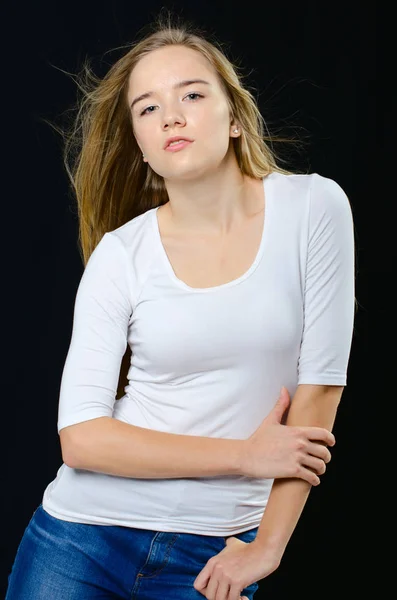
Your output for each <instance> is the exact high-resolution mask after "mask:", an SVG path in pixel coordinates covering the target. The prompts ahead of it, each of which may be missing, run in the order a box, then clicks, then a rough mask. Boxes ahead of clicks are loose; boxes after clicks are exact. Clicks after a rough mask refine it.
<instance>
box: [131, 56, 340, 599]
mask: <svg viewBox="0 0 397 600" xmlns="http://www.w3.org/2000/svg"><path fill="white" fill-rule="evenodd" d="M193 79H194V80H196V79H202V80H204V81H206V82H207V83H191V84H189V85H184V86H183V87H175V86H176V85H177V84H178V82H181V81H186V80H193ZM149 91H150V92H151V95H150V96H149V97H145V98H142V99H140V100H139V101H138V102H136V103H135V104H134V105H133V107H132V108H130V110H131V115H132V124H133V134H134V136H135V139H136V142H137V144H138V146H139V148H140V149H141V151H142V153H143V154H144V155H145V156H144V158H143V159H142V160H144V161H145V162H148V163H149V164H150V167H151V168H152V169H153V170H154V171H155V172H156V173H157V174H159V175H160V176H162V177H163V179H164V183H165V186H166V189H167V192H168V196H169V202H167V204H165V205H164V206H162V207H161V209H159V211H158V217H159V223H160V224H162V226H163V228H164V232H165V231H167V234H168V235H169V236H170V239H172V240H173V241H174V243H175V240H177V242H178V243H179V245H181V243H183V242H184V241H186V240H189V243H190V245H191V246H192V247H195V248H201V250H200V252H201V255H200V256H201V258H203V256H204V258H205V255H204V254H203V252H204V247H206V248H209V254H210V255H211V257H212V258H213V260H212V262H211V265H212V266H211V265H208V263H207V265H208V266H209V275H208V274H207V275H208V277H209V280H208V283H207V287H210V286H212V285H217V284H219V283H224V281H223V280H221V277H222V274H223V277H225V281H226V280H227V274H226V275H225V269H226V270H227V268H229V271H228V274H229V279H232V278H233V277H232V276H231V267H230V262H229V263H228V257H229V255H230V249H231V248H233V247H235V245H236V243H237V242H238V239H239V238H241V237H242V236H244V235H245V237H246V239H247V235H248V237H250V235H249V234H250V233H252V234H253V233H254V231H256V228H257V223H258V220H257V219H255V215H257V214H258V212H259V207H260V203H261V193H262V182H261V180H256V179H253V178H249V177H246V176H244V175H243V174H242V173H241V171H240V169H239V167H238V163H237V160H236V156H235V153H234V148H233V144H232V140H231V138H233V137H238V136H239V135H241V124H240V123H238V122H237V121H236V120H234V119H233V118H232V116H231V113H230V109H229V106H228V103H227V98H226V95H225V93H224V91H223V89H222V87H221V85H220V83H219V81H218V79H217V76H216V73H215V72H214V70H213V69H212V66H211V65H210V64H209V63H208V61H207V60H206V59H205V57H204V56H202V55H201V54H200V53H198V52H196V51H194V50H192V49H190V48H186V47H182V46H169V47H166V48H161V49H159V50H156V51H153V52H151V53H150V54H148V55H146V56H145V57H144V58H142V59H141V60H140V61H139V62H138V64H137V65H136V66H135V68H134V69H133V71H132V73H131V75H130V79H129V89H128V104H129V106H130V107H131V104H132V103H133V101H134V100H136V99H137V98H139V97H140V96H141V95H142V94H145V93H147V92H149ZM236 130H237V131H236ZM178 135H181V136H187V137H189V138H191V139H193V140H194V141H193V142H192V143H191V144H189V145H188V146H187V147H186V148H185V149H184V150H181V151H178V152H167V151H165V150H164V143H165V141H166V139H167V138H169V137H171V136H178ZM200 244H201V246H200ZM171 251H172V245H171V244H170V252H171ZM254 251H255V249H254V248H252V256H251V258H253V256H254ZM188 256H189V258H190V259H191V255H188ZM173 257H174V258H175V261H176V260H177V254H176V253H175V255H173ZM173 257H172V256H170V258H171V260H173ZM214 257H215V258H214ZM247 260H248V264H246V265H243V264H241V265H240V270H241V272H243V271H244V268H245V269H247V268H248V267H249V264H250V263H249V257H247ZM251 262H252V260H251ZM186 265H187V263H186ZM225 265H226V266H225ZM228 265H229V266H228ZM184 268H185V265H184V263H183V262H180V263H179V269H180V271H179V276H180V277H181V278H182V279H183V276H185V277H188V276H189V275H188V271H187V270H184ZM206 273H207V271H206ZM240 274H241V273H240ZM177 275H178V272H177ZM182 275H183V276H182ZM235 276H236V277H237V276H238V274H235ZM191 277H193V276H191ZM200 277H201V278H200ZM216 278H218V281H216ZM187 283H188V284H190V285H193V286H194V284H196V287H206V285H205V284H203V275H201V276H200V275H196V279H195V280H193V279H192V280H191V281H188V282H187ZM342 392H343V387H342V386H320V385H299V386H298V387H297V389H296V392H295V394H294V396H293V398H292V400H291V406H290V409H289V413H288V417H287V422H286V425H287V427H285V428H284V430H288V431H289V432H290V433H291V435H292V432H293V433H294V435H295V434H297V433H299V431H300V428H301V430H302V436H301V438H299V439H300V442H299V443H301V444H302V452H303V448H305V452H306V456H309V459H307V458H306V459H305V460H306V472H307V473H308V474H310V477H306V479H305V478H304V477H303V476H302V474H301V473H300V472H298V470H296V472H295V473H293V474H291V476H289V477H288V476H287V477H286V476H285V474H283V475H280V474H279V475H278V477H283V478H280V479H276V480H275V482H274V485H273V488H272V491H271V494H270V498H269V501H268V505H267V508H266V511H265V512H264V515H263V518H262V521H261V524H260V526H259V530H258V535H257V538H256V539H255V541H254V542H252V543H250V544H245V543H244V542H241V541H240V540H238V539H236V538H235V537H231V538H229V539H228V540H227V546H226V548H225V549H224V550H223V551H222V552H221V553H220V554H218V555H216V556H214V557H213V558H211V560H210V561H209V562H208V563H207V564H206V566H205V567H204V568H203V569H202V571H201V572H200V573H199V574H198V576H197V578H196V580H195V583H194V587H195V589H197V590H198V591H199V592H200V593H201V594H202V595H203V596H204V597H205V598H207V599H208V600H239V599H240V598H242V597H241V591H242V590H243V589H244V587H246V586H248V585H250V584H251V583H253V582H254V581H259V580H260V579H263V578H264V577H266V576H267V575H269V574H270V573H272V572H273V571H274V570H275V569H276V568H277V567H278V565H279V563H280V560H281V558H282V555H283V553H284V550H285V547H286V545H287V543H288V541H289V539H290V537H291V535H292V533H293V531H294V528H295V526H296V524H297V522H298V519H299V517H300V515H301V512H302V510H303V507H304V505H305V502H306V500H307V497H308V495H309V492H310V489H311V485H317V484H318V483H319V478H318V475H322V474H323V473H324V472H325V468H326V463H328V462H329V460H330V453H329V450H328V449H327V448H326V447H325V446H326V444H325V443H324V444H322V443H321V442H320V441H315V442H313V441H312V442H310V443H311V444H312V450H310V447H309V450H308V439H307V437H304V435H303V432H304V431H305V429H304V428H305V427H307V426H309V427H318V428H323V429H325V430H327V431H328V432H330V431H331V430H332V427H333V423H334V419H335V415H336V410H337V406H338V404H339V401H340V398H341V396H342ZM279 402H280V410H281V412H284V410H285V409H286V408H287V406H288V404H289V402H290V398H289V395H288V392H287V391H286V390H284V391H283V393H282V394H281V397H280V399H279ZM258 425H259V424H258ZM267 425H269V423H268V424H267ZM280 429H283V428H282V427H280V425H278V429H277V435H278V436H279V437H278V438H276V437H275V438H274V441H275V448H277V444H278V445H279V446H281V445H282V444H283V440H287V436H286V437H283V435H281V432H280ZM269 431H270V430H269ZM274 431H276V430H274ZM330 435H332V434H330ZM332 437H333V436H332ZM259 440H260V437H259V435H255V434H254V435H253V436H251V438H249V440H247V446H246V447H247V452H246V454H245V461H246V462H245V464H244V468H243V470H244V472H251V473H253V474H254V473H256V469H259V467H257V465H256V464H255V462H254V459H253V457H254V456H257V457H259V455H260V453H258V452H255V449H256V446H255V444H259ZM327 443H328V444H329V445H332V444H333V443H334V442H333V441H332V440H329V439H328V441H327ZM281 462H282V460H281V459H280V466H279V469H280V472H281V471H282V465H281ZM258 464H259V462H258ZM253 476H255V475H253ZM257 476H260V475H257Z"/></svg>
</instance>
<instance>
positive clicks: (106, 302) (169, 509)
mask: <svg viewBox="0 0 397 600" xmlns="http://www.w3.org/2000/svg"><path fill="white" fill-rule="evenodd" d="M263 185H264V202H265V212H264V229H263V235H262V239H261V243H260V247H259V250H258V253H257V256H256V258H255V260H254V262H253V263H252V265H251V267H250V268H249V269H248V270H247V271H246V272H245V273H244V274H243V275H242V276H241V277H239V278H237V279H235V280H233V281H230V282H228V283H225V284H223V285H218V286H216V287H210V288H192V287H190V286H188V285H186V284H185V283H184V282H182V281H181V280H180V279H178V278H177V277H176V275H175V273H174V271H173V269H172V266H171V264H170V262H169V259H168V257H167V254H166V252H165V249H164V246H163V245H162V241H161V237H160V232H159V228H158V221H157V214H156V213H157V209H156V208H153V209H150V210H148V211H147V212H145V213H144V214H142V215H139V216H138V217H135V218H134V219H132V220H130V221H128V222H127V223H126V224H124V225H122V226H121V227H119V228H117V229H115V230H113V231H111V232H108V233H105V235H104V236H103V237H102V239H101V241H100V242H99V244H98V245H97V246H96V248H95V250H94V252H93V253H92V255H91V256H90V259H89V261H88V263H87V265H86V268H85V270H84V272H83V275H82V278H81V281H80V284H79V287H78V291H77V294H76V301H75V307H74V320H73V330H72V337H71V342H70V347H69V351H68V354H67V357H66V361H65V365H64V370H63V375H62V380H61V389H60V398H59V415H58V431H60V430H61V429H62V428H63V427H66V426H68V425H72V424H74V423H79V422H81V421H87V420H89V419H95V418H97V417H102V416H108V417H113V418H115V419H119V420H121V421H124V422H126V423H130V424H131V425H138V426H140V427H146V428H149V429H153V430H157V431H164V432H170V433H180V434H187V435H196V436H209V437H218V438H229V439H246V438H248V437H249V436H250V435H251V434H252V433H253V432H254V431H255V430H256V429H257V427H258V426H259V424H260V423H261V422H262V421H263V419H264V418H265V417H266V415H267V414H268V413H269V411H270V410H271V409H272V407H273V406H274V404H275V402H276V400H277V398H278V396H279V392H280V389H281V386H282V385H285V386H286V387H287V389H288V391H289V393H290V396H291V398H292V397H293V395H294V393H295V391H296V388H297V386H298V385H299V384H329V385H346V374H347V367H348V359H349V354H350V348H351V341H352V334H353V322H354V225H353V218H352V211H351V207H350V203H349V200H348V198H347V196H346V194H345V193H344V191H343V190H342V189H341V187H340V186H339V185H338V184H337V183H336V182H335V181H333V180H332V179H329V178H325V177H323V176H320V175H318V174H316V173H314V174H311V175H284V174H280V173H272V174H270V175H269V176H267V177H265V178H264V179H263ZM127 343H128V344H129V346H130V348H131V351H132V356H131V365H130V368H129V372H128V381H129V383H128V385H127V386H126V387H125V390H124V391H125V394H124V396H123V397H122V398H120V399H119V400H117V401H116V400H115V398H116V393H117V384H118V379H119V374H120V372H119V370H120V365H121V360H122V357H123V355H124V353H125V350H126V348H127ZM272 482H273V480H271V479H259V478H250V477H245V476H242V475H241V476H230V475H227V476H216V477H196V478H179V479H139V478H132V477H119V476H113V475H107V474H103V473H98V472H92V471H87V470H83V469H73V468H70V467H68V466H67V465H65V464H62V466H61V467H60V468H59V470H58V472H57V475H56V478H55V479H54V480H53V481H52V482H51V483H50V484H49V485H48V486H47V488H46V489H45V492H44V496H43V501H42V502H43V507H44V509H45V510H46V511H47V512H49V513H50V514H51V515H53V516H55V517H58V518H60V519H64V520H67V521H74V522H79V523H92V524H102V525H124V526H130V527H137V528H145V529H152V530H158V531H175V532H187V533H196V534H205V535H220V536H229V535H235V534H237V533H240V532H242V531H245V530H247V529H251V528H253V527H257V526H258V525H259V524H260V521H261V518H262V515H263V512H264V510H265V507H266V503H267V499H268V496H269V493H270V489H271V486H272Z"/></svg>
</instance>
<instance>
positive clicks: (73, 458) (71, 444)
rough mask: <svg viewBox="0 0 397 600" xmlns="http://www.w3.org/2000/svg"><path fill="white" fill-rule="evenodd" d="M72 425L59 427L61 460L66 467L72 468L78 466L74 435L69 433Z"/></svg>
mask: <svg viewBox="0 0 397 600" xmlns="http://www.w3.org/2000/svg"><path fill="white" fill-rule="evenodd" d="M73 427H74V425H70V426H69V427H64V428H63V429H61V431H60V432H59V440H60V445H61V455H62V461H63V462H64V463H65V465H67V466H68V467H71V468H72V469H77V468H79V467H78V461H77V454H78V453H77V451H76V444H75V440H74V436H72V435H71V431H70V430H71V429H72V428H73Z"/></svg>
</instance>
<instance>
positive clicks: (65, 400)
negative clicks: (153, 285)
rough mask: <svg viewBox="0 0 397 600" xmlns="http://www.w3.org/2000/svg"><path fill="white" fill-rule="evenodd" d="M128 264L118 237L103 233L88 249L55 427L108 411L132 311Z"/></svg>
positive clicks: (103, 414) (117, 377)
mask: <svg viewBox="0 0 397 600" xmlns="http://www.w3.org/2000/svg"><path fill="white" fill-rule="evenodd" d="M127 269H128V264H127V253H126V251H125V248H124V246H123V244H122V241H121V240H119V238H118V237H117V236H116V235H115V234H113V233H111V232H107V233H105V234H104V236H103V237H102V238H101V240H100V241H99V243H98V244H97V246H96V247H95V249H94V251H93V252H92V254H91V255H90V258H89V260H88V262H87V264H86V266H85V269H84V271H83V275H82V277H81V280H80V283H79V286H78V289H77V293H76V299H75V304H74V315H73V327H72V335H71V341H70V346H69V350H68V354H67V356H66V360H65V364H64V368H63V373H62V378H61V386H60V396H59V406H58V433H59V431H60V430H61V429H62V428H63V427H67V426H68V425H74V424H76V423H79V422H82V421H88V420H90V419H95V418H97V417H112V414H113V406H114V403H115V400H116V394H117V385H118V380H119V376H120V366H121V361H122V358H123V356H124V353H125V351H126V348H127V335H128V325H129V321H130V317H131V314H132V308H131V306H132V303H131V300H130V294H129V285H128V281H129V280H128V273H127Z"/></svg>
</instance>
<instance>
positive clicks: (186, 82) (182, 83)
mask: <svg viewBox="0 0 397 600" xmlns="http://www.w3.org/2000/svg"><path fill="white" fill-rule="evenodd" d="M193 83H205V84H206V85H211V84H210V82H209V81H205V79H184V80H183V81H178V82H177V83H175V84H174V85H173V89H179V88H182V87H186V86H187V85H192V84H193ZM153 94H154V92H145V93H144V94H141V95H140V96H137V98H135V99H134V100H133V101H132V102H131V108H133V107H134V105H135V104H136V103H137V102H139V101H140V100H145V99H146V98H150V96H152V95H153Z"/></svg>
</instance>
